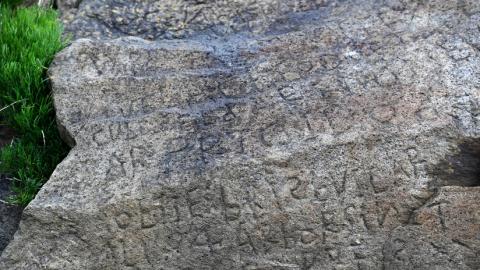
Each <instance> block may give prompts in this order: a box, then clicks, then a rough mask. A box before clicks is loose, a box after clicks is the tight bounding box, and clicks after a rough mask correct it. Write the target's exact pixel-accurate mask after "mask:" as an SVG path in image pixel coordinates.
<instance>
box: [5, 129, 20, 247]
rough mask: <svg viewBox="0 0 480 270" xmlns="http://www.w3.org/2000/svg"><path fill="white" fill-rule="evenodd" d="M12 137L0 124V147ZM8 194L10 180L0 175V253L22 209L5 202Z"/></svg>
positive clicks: (14, 230)
mask: <svg viewBox="0 0 480 270" xmlns="http://www.w3.org/2000/svg"><path fill="white" fill-rule="evenodd" d="M12 138H13V132H12V131H11V130H10V129H8V128H6V127H5V126H0V147H2V146H4V145H6V144H9V143H10V142H11V140H12ZM0 162H1V160H0ZM10 195H11V191H10V181H9V179H8V178H7V177H6V176H4V175H0V253H1V252H2V251H3V249H4V248H5V247H6V246H7V245H8V243H9V242H10V240H12V238H13V235H14V234H15V232H16V231H17V228H18V223H19V222H20V217H21V215H22V210H23V209H22V208H21V207H19V206H15V205H10V204H8V203H6V202H5V201H6V200H7V198H8V196H10Z"/></svg>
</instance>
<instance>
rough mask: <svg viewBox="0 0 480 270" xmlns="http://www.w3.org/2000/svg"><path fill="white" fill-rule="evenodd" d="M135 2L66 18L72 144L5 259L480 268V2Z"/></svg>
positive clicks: (64, 120) (57, 84)
mask: <svg viewBox="0 0 480 270" xmlns="http://www.w3.org/2000/svg"><path fill="white" fill-rule="evenodd" d="M250 2H251V3H250ZM100 3H102V5H100ZM119 3H120V2H119V1H102V2H100V1H83V2H81V3H80V4H79V5H78V6H77V8H75V9H71V10H66V11H64V16H67V15H68V14H67V13H69V14H70V15H68V16H71V18H70V19H71V24H70V25H69V26H68V27H67V28H68V29H69V30H70V31H73V33H74V34H75V35H76V36H77V37H87V38H86V39H84V38H81V39H77V40H76V41H74V42H73V44H72V45H71V46H70V47H68V48H67V49H65V50H64V51H63V52H62V53H60V54H59V55H58V56H57V58H56V60H55V62H54V65H53V66H52V67H51V69H50V71H49V72H50V75H51V79H52V84H53V90H54V99H55V106H56V109H57V118H58V123H59V124H60V126H61V128H62V131H63V132H64V136H65V138H66V140H67V141H69V142H70V143H71V144H72V145H75V147H74V148H73V150H72V151H71V153H70V154H69V155H68V157H67V158H66V159H65V160H64V161H63V162H62V163H61V164H60V165H59V166H58V168H57V169H56V171H55V172H54V173H53V175H52V177H51V179H50V180H49V182H48V183H47V184H46V185H45V186H44V188H43V189H42V190H41V192H40V193H39V194H38V196H37V198H36V199H35V200H34V201H33V202H32V203H31V204H30V205H29V206H28V207H27V208H26V209H25V211H24V214H23V218H22V222H21V225H20V230H19V232H18V233H17V234H16V237H15V240H14V241H13V242H12V243H11V244H10V245H9V246H8V248H7V249H6V250H5V251H4V253H3V255H2V257H1V260H0V268H1V269H129V270H130V269H132V270H133V269H478V268H479V267H480V261H479V258H480V187H479V186H480V179H479V177H480V176H479V175H478V174H479V168H478V165H479V162H480V152H479V144H480V110H479V101H480V91H479V83H480V74H478V66H479V65H480V55H479V51H478V48H479V46H480V39H479V38H480V30H479V28H478V24H479V23H480V5H479V4H478V3H477V2H476V1H367V0H364V1H329V2H325V1H318V2H317V1H288V3H287V1H273V0H272V1H267V0H264V1H259V0H258V1H238V3H237V1H232V2H231V3H229V4H226V3H227V2H226V1H225V2H223V1H216V2H214V3H211V2H210V1H158V2H154V3H153V2H152V3H150V2H148V1H147V2H144V1H142V2H136V1H129V2H125V3H126V5H125V6H124V7H123V8H122V9H120V10H118V14H119V15H118V16H117V15H114V14H116V13H117V11H115V10H117V9H116V8H111V9H110V8H109V6H115V5H117V4H119ZM121 3H123V2H121ZM140 3H146V4H140ZM147 3H148V4H147ZM292 3H295V4H292ZM174 4H178V5H180V6H181V8H182V9H180V10H185V9H186V10H190V9H195V8H196V7H198V6H202V7H204V9H200V10H203V11H200V13H199V15H198V16H199V17H198V16H197V17H195V18H204V19H198V20H204V21H196V20H197V19H192V20H191V21H192V24H187V26H186V27H185V29H188V31H187V32H186V33H184V38H181V39H175V40H164V39H163V38H168V37H175V36H176V34H175V33H177V32H176V30H175V29H173V30H168V29H169V27H170V26H171V25H174V24H175V20H174V19H170V18H171V17H169V16H173V17H175V16H177V14H182V12H180V11H179V12H178V13H175V12H170V11H171V10H170V9H173V10H174V8H173V6H174ZM247 4H251V6H250V7H249V6H248V5H247ZM150 6H160V7H161V8H159V10H161V11H158V12H153V13H150V11H149V9H148V8H147V7H150ZM163 8H164V9H165V10H168V12H167V11H165V14H167V15H162V14H164V13H162V12H163V11H162V10H163ZM137 9H138V12H137ZM132 10H135V14H144V15H141V16H140V15H135V14H134V15H132ZM232 10H235V11H236V12H237V13H238V14H237V13H233V11H232ZM260 10H265V11H264V13H260ZM107 11H108V12H107ZM267 11H269V12H267ZM104 12H106V13H104ZM222 12H225V13H227V14H228V15H225V16H221V15H218V16H219V17H218V18H210V17H208V16H209V15H208V14H223V13H222ZM65 14H66V15H65ZM145 14H147V15H145ZM149 14H151V16H152V17H153V19H152V20H160V21H161V20H163V19H165V20H167V22H163V21H161V22H160V23H158V24H155V26H154V27H149V26H148V27H143V26H142V24H141V23H139V24H137V23H135V20H136V19H135V18H137V19H138V18H140V17H141V18H144V17H145V19H144V20H143V19H142V20H140V21H141V22H142V23H144V22H145V23H149V22H150V21H149V19H148V18H150V17H149ZM188 14H190V13H188ZM202 14H203V15H202ZM234 14H236V15H234ZM262 14H263V15H262ZM142 16H143V17H142ZM164 16H166V17H164ZM211 16H214V15H211ZM249 16H250V17H249ZM117 18H120V19H117ZM126 18H127V19H129V20H130V18H133V19H131V20H132V21H129V23H127V24H126V25H124V26H122V27H125V28H120V27H119V26H115V27H114V26H113V25H111V24H109V23H107V22H109V20H110V21H116V20H124V19H125V20H126ZM239 18H246V19H245V22H246V23H245V22H244V21H242V20H240V19H239ZM203 22H205V23H203ZM250 23H251V24H252V25H253V24H254V25H255V27H253V26H252V27H248V25H249V24H250ZM99 25H101V27H100V26H99ZM225 25H229V27H225ZM92 29H93V30H92ZM95 29H100V30H98V31H97V32H98V33H95V31H96V30H95ZM119 29H123V30H121V31H120V30H119ZM165 29H167V30H165ZM218 29H220V30H221V31H218ZM90 30H92V31H93V32H92V31H90ZM94 30H95V31H94ZM189 31H190V32H189ZM151 33H153V35H154V36H153V37H151V36H149V35H150V34H151ZM168 33H170V34H168ZM172 33H174V34H172ZM177 34H178V33H177ZM126 35H136V36H138V37H125V36H126ZM179 36H182V35H179ZM110 37H115V38H116V39H110ZM140 37H141V38H140ZM149 38H150V39H159V40H155V41H148V40H146V39H149ZM160 39H161V40H160Z"/></svg>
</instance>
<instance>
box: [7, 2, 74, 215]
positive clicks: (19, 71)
mask: <svg viewBox="0 0 480 270" xmlns="http://www.w3.org/2000/svg"><path fill="white" fill-rule="evenodd" d="M2 2H3V1H2ZM8 2H12V3H13V2H19V1H11V0H9V1H8ZM62 31H63V29H62V26H61V24H60V23H59V21H58V19H57V13H56V12H55V11H53V10H47V9H41V8H38V7H30V8H20V9H15V10H13V9H12V8H11V7H9V6H7V5H5V4H4V5H2V4H0V108H3V110H2V111H1V112H0V117H1V118H0V120H1V121H2V124H6V125H8V126H9V127H11V128H13V129H14V130H15V134H16V138H15V139H14V140H13V142H12V143H11V144H10V145H9V146H7V147H4V148H3V149H1V150H0V173H4V174H7V175H9V176H10V177H11V179H13V181H12V190H13V191H14V195H13V196H12V197H11V198H10V202H12V203H15V204H18V205H22V206H24V205H26V204H28V203H29V202H30V201H31V200H32V199H33V198H34V197H35V194H36V193H37V192H38V190H39V188H40V187H41V186H42V184H43V183H45V181H46V180H47V179H48V178H49V177H50V175H51V173H52V172H53V170H54V169H55V167H56V165H57V164H58V163H59V162H60V161H61V160H62V159H63V158H64V157H65V155H66V154H67V152H68V146H67V145H66V144H65V143H64V142H63V141H62V140H61V139H60V136H59V134H58V131H57V128H56V124H55V112H54V108H53V101H52V97H51V93H50V89H49V87H48V81H47V80H46V69H47V67H48V65H49V64H50V62H51V61H52V59H53V56H54V55H55V53H56V52H58V51H60V50H61V49H62V48H64V47H65V45H66V42H65V41H64V40H62Z"/></svg>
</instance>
